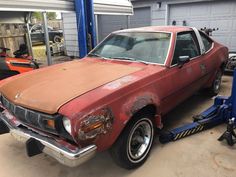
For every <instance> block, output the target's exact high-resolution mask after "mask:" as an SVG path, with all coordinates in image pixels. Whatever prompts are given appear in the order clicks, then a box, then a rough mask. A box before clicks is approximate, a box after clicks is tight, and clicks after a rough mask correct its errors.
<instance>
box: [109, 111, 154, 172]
mask: <svg viewBox="0 0 236 177" xmlns="http://www.w3.org/2000/svg"><path fill="white" fill-rule="evenodd" d="M153 127H154V126H153V122H152V116H150V115H148V114H144V115H140V116H136V117H135V118H134V119H133V120H131V121H130V122H129V123H128V125H127V126H126V128H125V129H124V131H123V132H122V134H121V135H120V137H119V138H118V140H117V141H116V143H115V144H114V145H113V147H112V148H111V155H112V157H113V159H114V160H115V162H116V163H117V164H118V165H119V166H121V167H123V168H126V169H133V168H137V167H139V166H141V165H142V164H143V163H144V162H145V161H146V159H147V157H148V155H149V153H150V150H151V147H152V143H153V138H154V128H153Z"/></svg>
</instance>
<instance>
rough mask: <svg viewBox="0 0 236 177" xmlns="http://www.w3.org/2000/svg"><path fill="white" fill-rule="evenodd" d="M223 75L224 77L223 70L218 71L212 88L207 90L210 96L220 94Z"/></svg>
mask: <svg viewBox="0 0 236 177" xmlns="http://www.w3.org/2000/svg"><path fill="white" fill-rule="evenodd" d="M222 75H223V72H222V70H219V71H217V73H216V76H215V78H214V81H213V82H212V85H211V87H210V88H209V89H207V92H208V95H209V96H216V95H218V93H219V92H220V88H221V80H222Z"/></svg>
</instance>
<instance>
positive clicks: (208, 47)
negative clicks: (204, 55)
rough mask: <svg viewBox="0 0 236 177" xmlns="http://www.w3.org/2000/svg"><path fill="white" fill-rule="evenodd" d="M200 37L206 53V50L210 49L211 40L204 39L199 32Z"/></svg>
mask: <svg viewBox="0 0 236 177" xmlns="http://www.w3.org/2000/svg"><path fill="white" fill-rule="evenodd" d="M200 35H201V38H202V42H203V44H204V46H205V49H206V52H207V51H208V50H210V49H211V47H212V44H213V41H212V40H211V39H209V38H208V37H206V35H205V34H203V33H202V32H200Z"/></svg>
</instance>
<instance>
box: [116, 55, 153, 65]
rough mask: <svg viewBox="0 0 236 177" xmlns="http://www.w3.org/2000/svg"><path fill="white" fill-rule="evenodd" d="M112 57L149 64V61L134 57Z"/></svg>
mask: <svg viewBox="0 0 236 177" xmlns="http://www.w3.org/2000/svg"><path fill="white" fill-rule="evenodd" d="M113 59H121V60H129V61H136V62H139V63H143V64H146V65H148V64H149V63H148V62H146V61H143V60H136V59H134V58H130V57H114V58H113Z"/></svg>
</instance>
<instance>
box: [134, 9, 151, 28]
mask: <svg viewBox="0 0 236 177" xmlns="http://www.w3.org/2000/svg"><path fill="white" fill-rule="evenodd" d="M150 25H151V9H150V7H147V8H146V7H145V8H136V9H135V10H134V15H133V16H131V17H130V27H131V28H137V27H144V26H150Z"/></svg>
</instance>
